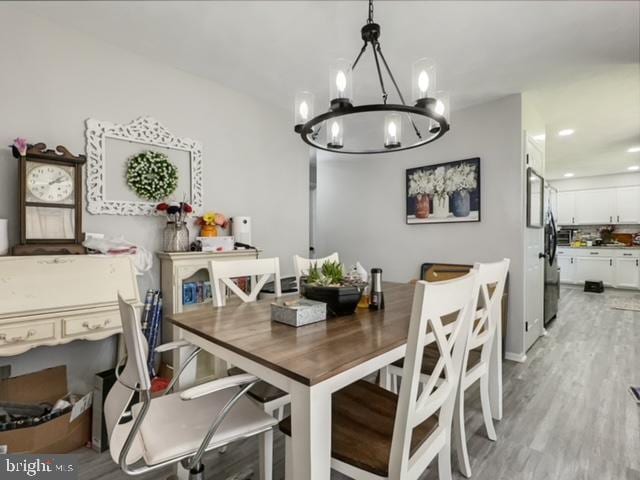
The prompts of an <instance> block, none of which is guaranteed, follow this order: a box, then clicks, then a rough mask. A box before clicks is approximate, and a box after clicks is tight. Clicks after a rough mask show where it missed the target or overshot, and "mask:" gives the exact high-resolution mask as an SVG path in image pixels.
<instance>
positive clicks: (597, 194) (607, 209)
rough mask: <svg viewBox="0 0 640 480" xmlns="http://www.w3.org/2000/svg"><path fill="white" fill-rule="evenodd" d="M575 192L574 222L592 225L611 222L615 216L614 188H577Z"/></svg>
mask: <svg viewBox="0 0 640 480" xmlns="http://www.w3.org/2000/svg"><path fill="white" fill-rule="evenodd" d="M575 193H576V207H575V218H576V223H579V224H583V225H594V224H598V223H613V222H614V218H616V208H615V204H616V191H615V189H609V188H607V189H602V190H579V191H577V192H575Z"/></svg>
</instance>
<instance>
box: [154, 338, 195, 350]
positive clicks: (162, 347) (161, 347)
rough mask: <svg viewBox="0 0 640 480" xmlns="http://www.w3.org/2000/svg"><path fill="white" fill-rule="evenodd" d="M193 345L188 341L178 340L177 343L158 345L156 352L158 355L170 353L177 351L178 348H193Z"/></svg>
mask: <svg viewBox="0 0 640 480" xmlns="http://www.w3.org/2000/svg"><path fill="white" fill-rule="evenodd" d="M193 346H194V345H193V343H191V342H187V341H186V340H176V341H175V342H167V343H163V344H161V345H158V346H157V347H156V349H155V350H154V351H155V352H156V353H163V352H170V351H171V350H175V349H177V348H184V347H193Z"/></svg>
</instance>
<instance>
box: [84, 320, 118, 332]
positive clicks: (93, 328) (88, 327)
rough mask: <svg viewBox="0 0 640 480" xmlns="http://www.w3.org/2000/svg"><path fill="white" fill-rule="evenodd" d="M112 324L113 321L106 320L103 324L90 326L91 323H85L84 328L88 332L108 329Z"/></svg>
mask: <svg viewBox="0 0 640 480" xmlns="http://www.w3.org/2000/svg"><path fill="white" fill-rule="evenodd" d="M110 323H111V320H105V321H104V322H102V323H94V324H93V325H91V324H89V322H84V323H83V324H82V326H83V327H84V328H86V329H87V330H100V329H102V328H107V325H109V324H110Z"/></svg>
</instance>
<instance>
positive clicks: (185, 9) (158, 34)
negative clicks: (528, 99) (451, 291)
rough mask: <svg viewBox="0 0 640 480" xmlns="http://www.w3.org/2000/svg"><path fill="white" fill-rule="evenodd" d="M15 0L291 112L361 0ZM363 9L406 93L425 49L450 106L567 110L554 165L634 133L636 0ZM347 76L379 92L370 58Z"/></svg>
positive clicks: (343, 46) (322, 89) (346, 45)
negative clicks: (504, 102)
mask: <svg viewBox="0 0 640 480" xmlns="http://www.w3.org/2000/svg"><path fill="white" fill-rule="evenodd" d="M19 5H20V6H19V8H23V9H27V10H29V11H30V12H31V13H34V14H37V15H41V16H43V17H46V18H49V19H50V20H52V21H54V22H56V23H58V24H60V25H63V26H65V27H69V28H73V29H77V30H81V31H84V32H86V33H89V34H91V35H94V36H96V37H98V38H100V39H102V40H104V41H105V42H109V43H111V44H114V45H118V46H120V47H122V48H125V49H127V50H130V51H133V52H136V53H139V54H141V55H144V56H146V57H150V58H152V59H155V60H157V61H160V62H163V63H166V64H169V65H172V66H174V67H176V68H178V69H181V70H184V71H187V72H190V73H193V74H196V75H199V76H202V77H206V78H210V79H212V80H215V81H217V82H219V83H221V84H223V85H227V86H229V87H232V88H234V89H236V90H240V91H244V92H246V93H247V94H249V95H253V96H256V97H258V98H261V99H263V100H265V101H267V102H270V103H271V104H273V105H274V106H278V107H281V108H285V109H287V110H291V111H292V110H293V96H294V93H295V91H296V90H302V89H304V90H310V91H312V92H314V93H315V94H316V108H317V109H324V108H326V107H325V105H327V103H328V80H329V79H328V67H329V64H330V63H331V62H332V61H333V60H335V59H336V58H339V57H345V58H348V59H352V58H354V57H355V55H356V54H357V53H358V50H359V49H360V47H361V43H362V41H361V39H360V34H359V29H360V27H361V26H362V25H363V24H364V22H365V20H366V15H367V4H366V2H364V1H362V0H360V1H238V0H235V1H215V2H200V1H196V2H189V1H181V2H175V1H162V2H160V1H157V2H155V1H139V2H134V1H128V2H119V1H112V2H100V1H85V2H76V1H72V2H57V1H45V2H20V4H19ZM375 20H376V21H377V22H378V23H380V24H381V26H382V35H381V43H382V48H383V52H384V54H385V56H386V58H387V60H388V61H389V63H390V66H391V68H392V70H393V71H394V73H395V76H396V78H397V80H398V83H399V84H400V87H401V88H402V89H403V91H404V92H405V94H406V95H410V92H411V82H410V73H411V64H412V62H413V61H415V60H417V59H419V58H421V57H430V58H433V59H434V60H435V61H436V62H437V64H438V88H439V89H445V90H448V91H450V92H451V108H452V109H453V110H457V109H460V108H464V107H467V106H470V105H474V104H478V103H483V102H486V101H490V100H492V99H495V98H499V97H502V96H505V95H509V94H513V93H518V92H525V91H535V92H536V93H539V95H538V97H537V98H538V99H539V101H540V104H541V107H540V108H541V111H544V112H548V115H549V117H550V122H551V124H552V125H553V126H554V128H555V125H556V124H557V125H558V126H560V125H562V126H563V128H565V127H564V124H565V123H566V124H567V127H566V128H569V127H571V128H575V129H576V134H575V135H574V136H573V137H572V138H570V140H571V142H573V143H572V144H571V145H573V147H574V148H571V147H570V145H569V144H568V143H567V142H565V143H560V142H556V141H555V139H552V138H551V136H549V140H550V145H549V147H550V156H551V164H553V165H554V166H553V169H555V168H556V164H558V165H559V164H562V163H563V162H567V166H571V167H572V168H574V167H573V165H577V163H576V162H578V163H579V161H580V160H579V159H580V158H583V159H584V158H585V156H589V155H591V153H592V152H594V151H597V152H598V155H601V156H600V157H599V158H601V159H602V160H600V165H602V164H609V163H610V162H614V163H615V160H612V159H613V158H614V157H615V155H616V152H618V151H619V149H618V150H615V149H614V147H615V145H618V146H619V147H620V148H622V147H623V146H625V145H626V143H625V142H628V141H630V140H632V138H631V137H632V135H631V130H632V127H634V128H635V132H636V137H637V133H638V131H639V129H638V125H639V123H638V120H639V116H640V113H638V110H637V109H638V108H640V107H639V106H638V104H639V102H638V98H639V95H640V94H639V93H638V91H639V90H638V89H639V88H640V87H639V86H638V85H639V84H640V72H639V71H638V64H639V63H640V60H639V59H640V2H636V1H632V2H629V1H590V2H584V1H576V2H571V1H563V2H549V1H535V2H533V1H512V2H506V1H494V2H484V1H466V2H462V1H460V2H457V1H443V2H437V1H428V2H423V1H391V0H389V1H377V2H376V4H375ZM369 55H370V53H369ZM360 69H362V70H360ZM354 84H355V88H354V90H355V94H354V96H355V99H356V102H358V103H362V102H365V101H369V100H372V99H375V98H377V96H378V95H379V87H378V85H377V78H376V77H375V74H374V67H373V59H372V58H371V57H369V58H366V59H364V60H363V61H361V65H360V66H359V67H358V69H356V74H355V76H354ZM634 84H635V85H634ZM603 87H604V88H605V90H603ZM602 93H604V94H606V95H607V97H606V98H607V101H602V99H601V97H600V96H599V95H600V94H602ZM614 105H615V107H617V108H615V109H614V108H611V107H613V106H614ZM634 109H635V110H634ZM571 112H574V113H573V117H571ZM563 115H564V116H563ZM454 120H455V119H454ZM579 122H582V123H579ZM569 124H571V125H569ZM574 125H575V126H574ZM618 127H619V128H618ZM598 139H603V140H606V143H607V145H604V144H603V143H599V141H598ZM568 145H569V146H568ZM614 150H615V151H614ZM581 152H582V155H581ZM590 158H591V157H590ZM604 160H606V161H604ZM596 162H597V161H596V160H593V163H594V164H595V163H596ZM594 168H595V167H594ZM616 168H618V166H617V167H616ZM575 169H576V170H577V169H578V168H577V167H575ZM562 170H563V168H561V167H560V166H558V169H557V172H561V171H562ZM553 171H556V170H553ZM594 171H595V170H594ZM576 173H578V172H576Z"/></svg>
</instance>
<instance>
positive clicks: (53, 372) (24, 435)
mask: <svg viewBox="0 0 640 480" xmlns="http://www.w3.org/2000/svg"><path fill="white" fill-rule="evenodd" d="M68 393H69V391H68V387H67V368H66V367H65V366H59V367H54V368H48V369H46V370H41V371H39V372H36V373H29V374H27V375H20V376H19V377H13V378H7V379H4V380H0V400H3V401H8V402H15V403H27V404H28V403H31V404H37V403H43V402H44V403H48V404H51V405H53V404H54V403H55V402H56V401H57V400H59V399H60V398H63V397H65V396H66V395H67V394H68ZM90 399H91V396H90V394H89V396H85V397H83V399H82V401H80V402H78V403H77V404H76V406H75V407H74V409H73V410H72V411H71V412H68V413H66V414H64V415H61V416H59V417H57V418H55V419H53V420H50V421H48V422H46V423H42V424H40V425H36V426H33V427H25V428H18V429H15V430H8V431H5V432H0V449H2V448H3V446H4V447H6V453H68V452H71V451H73V450H77V449H78V448H80V447H83V446H85V445H86V444H87V443H88V442H89V441H90V439H91V408H89V407H90V405H91V403H90Z"/></svg>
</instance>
